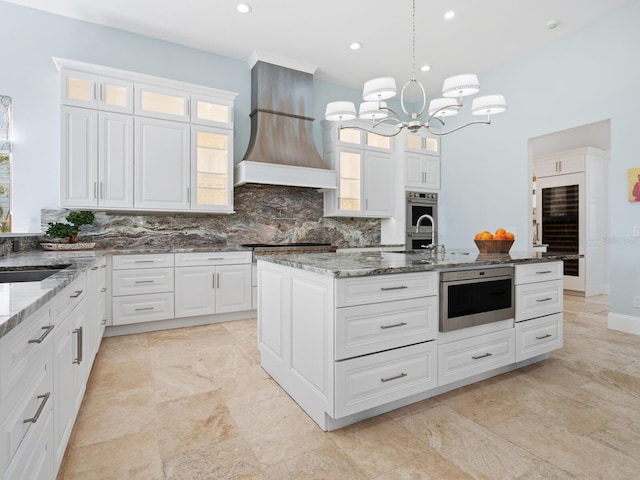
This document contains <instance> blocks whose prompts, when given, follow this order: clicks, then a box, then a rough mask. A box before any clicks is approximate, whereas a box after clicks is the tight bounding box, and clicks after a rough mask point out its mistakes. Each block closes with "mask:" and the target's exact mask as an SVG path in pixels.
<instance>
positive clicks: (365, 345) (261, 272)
mask: <svg viewBox="0 0 640 480" xmlns="http://www.w3.org/2000/svg"><path fill="white" fill-rule="evenodd" d="M573 257H574V255H561V254H555V255H549V254H546V253H542V252H534V253H522V254H518V253H511V254H479V253H477V252H466V251H454V252H449V253H446V254H437V255H435V256H432V255H431V254H430V253H428V252H395V253H394V252H365V253H337V254H336V253H333V254H330V253H319V254H300V255H273V256H268V257H266V256H265V257H258V347H259V350H260V354H261V365H262V367H263V368H264V369H265V370H266V371H267V372H268V373H269V374H270V375H271V376H272V377H273V378H274V379H275V380H276V381H277V382H278V383H279V384H280V386H281V387H282V388H283V389H284V390H285V391H286V392H287V393H288V394H289V395H290V396H291V397H292V398H293V399H294V400H295V401H296V402H297V403H298V404H299V405H300V406H301V407H302V408H303V409H304V410H305V411H306V413H307V414H308V415H309V416H310V417H311V418H312V419H313V420H314V421H315V422H316V423H317V424H318V425H319V426H320V427H321V428H322V429H324V430H334V429H337V428H341V427H343V426H346V425H349V424H352V423H355V422H357V421H360V420H363V419H366V418H370V417H372V416H375V415H379V414H381V413H384V412H387V411H390V410H393V409H396V408H399V407H402V406H405V405H408V404H411V403H414V402H417V401H420V400H423V399H425V398H429V397H432V396H435V395H439V394H441V393H444V392H446V391H449V390H452V389H455V388H458V387H460V386H463V385H467V384H470V383H474V382H477V381H479V380H483V379H486V378H489V377H491V376H494V375H498V374H500V373H504V372H507V371H510V370H513V369H516V368H520V367H522V366H525V365H529V364H531V363H534V362H538V361H541V360H544V359H546V358H547V357H548V352H549V351H551V350H554V349H557V348H560V347H561V346H562V260H565V259H570V258H573ZM505 266H506V267H513V269H514V272H515V274H514V275H513V282H512V286H511V287H510V288H513V292H514V293H513V297H512V298H513V299H514V303H515V305H514V308H513V316H512V317H510V318H507V319H504V320H499V321H492V322H490V323H485V324H480V325H474V326H471V327H468V328H462V329H457V330H454V331H447V332H443V331H442V328H438V325H439V316H440V312H441V307H440V297H441V291H440V289H441V287H440V276H441V274H442V273H443V272H451V271H467V270H468V271H469V272H470V271H472V270H475V269H478V268H480V269H493V268H496V267H505Z"/></svg>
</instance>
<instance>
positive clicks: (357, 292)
mask: <svg viewBox="0 0 640 480" xmlns="http://www.w3.org/2000/svg"><path fill="white" fill-rule="evenodd" d="M437 289H438V274H437V273H435V272H432V273H406V274H405V273H400V274H393V275H375V276H368V277H353V278H340V279H338V280H337V281H336V306H337V307H350V306H353V305H363V304H365V303H380V302H388V301H391V300H404V299H407V298H416V297H424V296H430V295H436V293H437Z"/></svg>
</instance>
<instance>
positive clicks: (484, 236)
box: [481, 232, 493, 240]
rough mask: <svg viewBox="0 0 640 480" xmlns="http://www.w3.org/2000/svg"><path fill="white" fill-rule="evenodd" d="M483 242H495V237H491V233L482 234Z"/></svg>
mask: <svg viewBox="0 0 640 480" xmlns="http://www.w3.org/2000/svg"><path fill="white" fill-rule="evenodd" d="M481 239H482V240H493V235H491V234H490V233H489V232H482V237H481Z"/></svg>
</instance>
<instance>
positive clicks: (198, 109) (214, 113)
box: [191, 95, 233, 128]
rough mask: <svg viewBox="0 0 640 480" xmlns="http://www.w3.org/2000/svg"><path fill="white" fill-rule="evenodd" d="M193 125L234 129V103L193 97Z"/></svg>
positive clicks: (200, 96)
mask: <svg viewBox="0 0 640 480" xmlns="http://www.w3.org/2000/svg"><path fill="white" fill-rule="evenodd" d="M191 123H197V124H199V125H211V126H214V127H225V128H232V127H233V102H232V101H226V100H224V99H218V98H212V97H206V96H202V95H191Z"/></svg>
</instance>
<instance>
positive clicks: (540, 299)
mask: <svg viewBox="0 0 640 480" xmlns="http://www.w3.org/2000/svg"><path fill="white" fill-rule="evenodd" d="M550 300H553V298H551V297H547V298H539V299H537V300H536V302H548V301H550Z"/></svg>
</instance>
